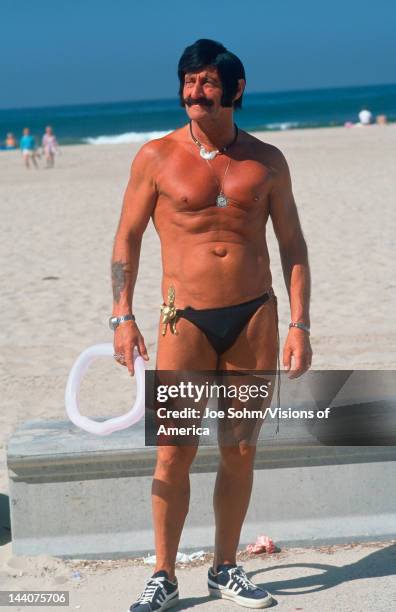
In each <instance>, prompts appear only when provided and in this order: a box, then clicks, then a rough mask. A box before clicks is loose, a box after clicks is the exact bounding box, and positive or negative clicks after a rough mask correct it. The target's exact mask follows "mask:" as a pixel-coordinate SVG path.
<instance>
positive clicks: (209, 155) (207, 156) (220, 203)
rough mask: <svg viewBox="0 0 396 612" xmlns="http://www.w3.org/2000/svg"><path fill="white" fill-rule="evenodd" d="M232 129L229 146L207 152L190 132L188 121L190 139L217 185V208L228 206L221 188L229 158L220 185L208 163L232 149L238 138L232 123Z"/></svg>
mask: <svg viewBox="0 0 396 612" xmlns="http://www.w3.org/2000/svg"><path fill="white" fill-rule="evenodd" d="M234 127H235V136H234V138H233V140H232V142H230V144H228V145H226V146H225V147H223V148H222V149H215V150H214V151H208V150H207V149H205V147H204V145H203V144H202V143H201V142H199V140H198V138H195V136H194V134H193V131H192V122H191V121H190V134H191V138H192V140H193V142H194V143H195V144H196V145H197V147H199V154H200V156H201V157H202V159H204V160H205V161H206V163H207V164H208V166H209V168H210V170H211V172H212V174H213V176H214V179H215V181H216V183H217V187H218V189H219V193H218V194H217V196H216V206H217V207H218V208H225V207H226V206H228V198H227V196H226V195H225V193H224V191H223V187H224V181H225V177H226V175H227V172H228V169H229V167H230V164H231V158H230V159H229V160H228V164H227V167H226V169H225V172H224V176H223V180H222V181H221V183H219V181H218V179H217V176H216V174H215V172H214V170H213V168H212V166H211V164H210V162H211V161H212V160H213V159H214V158H215V157H216V155H223V154H224V153H225V152H226V151H227V150H228V149H229V148H230V147H232V145H233V144H235V143H236V141H237V138H238V126H237V125H236V124H235V123H234Z"/></svg>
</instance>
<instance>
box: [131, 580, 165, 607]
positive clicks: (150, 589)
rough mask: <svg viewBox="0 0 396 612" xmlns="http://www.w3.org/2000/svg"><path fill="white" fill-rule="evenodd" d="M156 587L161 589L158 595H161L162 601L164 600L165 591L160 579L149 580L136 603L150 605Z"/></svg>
mask: <svg viewBox="0 0 396 612" xmlns="http://www.w3.org/2000/svg"><path fill="white" fill-rule="evenodd" d="M158 587H160V589H161V592H160V593H159V595H162V599H166V590H165V587H164V584H163V581H162V580H161V579H160V578H150V579H149V580H148V581H147V584H146V586H145V587H144V591H143V593H141V595H139V597H138V599H137V601H138V602H139V603H151V602H152V600H153V595H154V593H155V591H156V590H157V589H158Z"/></svg>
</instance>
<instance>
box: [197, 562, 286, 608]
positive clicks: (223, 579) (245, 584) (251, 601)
mask: <svg viewBox="0 0 396 612" xmlns="http://www.w3.org/2000/svg"><path fill="white" fill-rule="evenodd" d="M217 570H218V571H217V573H215V572H214V571H213V569H212V568H210V569H209V571H208V589H209V595H211V596H212V597H220V598H224V599H231V601H235V603H237V604H239V605H240V606H244V607H245V608H256V609H257V608H268V607H269V606H271V605H272V604H273V603H274V600H273V599H272V597H271V595H270V594H269V593H268V591H266V590H265V589H262V588H260V587H258V586H257V585H256V584H253V582H251V581H250V580H249V578H248V577H247V576H246V574H245V572H244V570H243V568H242V567H240V566H237V565H231V564H228V563H227V564H225V565H219V566H218V567H217Z"/></svg>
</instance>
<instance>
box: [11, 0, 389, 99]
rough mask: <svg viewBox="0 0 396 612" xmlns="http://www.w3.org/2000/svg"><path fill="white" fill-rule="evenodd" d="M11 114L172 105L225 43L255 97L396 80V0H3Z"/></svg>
mask: <svg viewBox="0 0 396 612" xmlns="http://www.w3.org/2000/svg"><path fill="white" fill-rule="evenodd" d="M0 23H1V24H2V25H1V36H0V83H1V90H0V108H12V107H24V106H25V107H26V106H41V105H54V104H56V105H58V104H71V103H80V102H81V103H84V102H87V103H91V102H106V101H118V100H137V99H150V98H168V97H173V96H174V95H176V91H177V77H176V65H177V61H178V59H179V56H180V54H181V52H182V50H183V49H184V47H185V46H186V45H187V44H190V43H191V42H193V41H194V40H196V39H197V38H203V37H205V38H214V39H216V40H219V41H220V42H222V43H223V44H225V45H226V46H227V47H228V48H229V49H230V50H231V51H234V52H235V53H236V54H237V55H239V57H240V58H241V59H242V61H243V62H244V64H245V68H246V72H247V81H248V91H250V92H253V91H279V90H287V89H308V88H321V87H332V86H348V85H366V84H382V83H393V82H395V81H396V71H395V60H394V58H395V57H396V42H395V41H396V37H395V31H396V1H395V0H377V2H369V1H368V0H360V1H358V0H329V1H328V2H325V1H321V0H240V1H235V0H228V1H227V0H199V1H198V2H197V1H195V2H189V1H188V0H183V1H180V0H173V1H172V0H168V2H164V1H163V0H162V1H161V0H145V1H144V2H142V1H141V0H113V1H112V2H111V1H110V0H106V1H104V0H51V1H49V0H0Z"/></svg>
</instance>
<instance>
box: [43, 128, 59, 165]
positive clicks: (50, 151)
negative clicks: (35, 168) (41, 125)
mask: <svg viewBox="0 0 396 612" xmlns="http://www.w3.org/2000/svg"><path fill="white" fill-rule="evenodd" d="M41 144H42V147H43V151H44V155H45V159H46V162H47V168H53V167H54V165H55V154H56V153H57V152H58V142H57V140H56V136H55V134H54V133H53V131H52V127H51V126H50V125H47V127H46V128H45V134H44V136H43V139H42V143H41Z"/></svg>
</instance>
